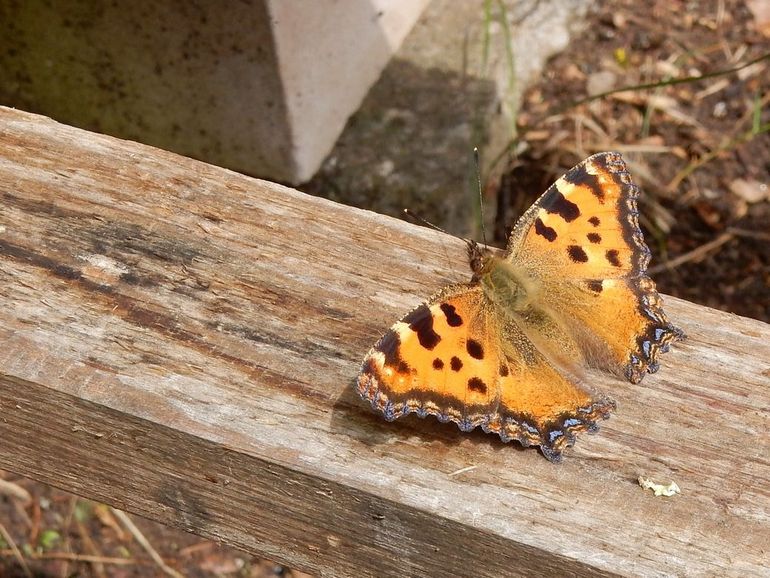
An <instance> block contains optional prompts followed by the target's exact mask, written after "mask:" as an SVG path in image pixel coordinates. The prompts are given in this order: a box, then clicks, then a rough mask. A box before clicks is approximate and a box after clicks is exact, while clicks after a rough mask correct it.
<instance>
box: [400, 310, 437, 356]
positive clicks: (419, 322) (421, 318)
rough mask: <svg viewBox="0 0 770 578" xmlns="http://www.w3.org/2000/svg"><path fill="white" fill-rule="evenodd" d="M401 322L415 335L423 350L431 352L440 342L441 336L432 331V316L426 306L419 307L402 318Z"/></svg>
mask: <svg viewBox="0 0 770 578" xmlns="http://www.w3.org/2000/svg"><path fill="white" fill-rule="evenodd" d="M403 321H404V323H407V324H409V329H411V330H412V331H414V332H415V333H416V334H417V339H418V341H419V342H420V345H422V346H423V347H424V348H425V349H428V350H432V349H433V348H434V347H436V345H438V342H439V341H441V336H440V335H439V334H438V333H436V332H435V331H434V330H433V314H432V313H431V312H430V309H429V308H428V306H427V305H425V304H423V305H420V306H419V307H418V308H417V309H415V310H414V311H412V312H411V313H410V314H409V315H407V316H406V317H404V319H403Z"/></svg>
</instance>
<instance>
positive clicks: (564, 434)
mask: <svg viewBox="0 0 770 578" xmlns="http://www.w3.org/2000/svg"><path fill="white" fill-rule="evenodd" d="M368 358H369V356H367V360H366V361H364V364H363V366H362V368H361V373H360V374H359V376H358V379H357V381H356V391H357V392H358V394H359V395H360V396H361V398H362V399H365V400H367V401H369V403H370V404H371V406H372V408H373V409H374V410H376V411H379V412H380V413H382V414H383V416H384V417H385V419H386V420H387V421H394V420H396V419H398V418H400V417H403V416H405V415H408V414H411V413H414V414H416V415H417V417H420V418H425V417H427V416H429V415H432V416H434V417H435V418H436V419H438V421H439V422H441V423H446V422H449V421H451V422H453V423H455V424H456V425H457V427H458V428H459V429H460V431H463V432H469V431H471V430H474V429H475V428H477V427H481V429H482V430H483V431H484V432H485V433H496V434H498V435H499V436H500V439H501V440H502V441H503V442H505V443H508V442H511V441H517V442H519V443H520V444H521V445H522V446H524V447H529V446H539V447H540V451H541V453H542V454H543V455H544V456H545V457H546V458H547V459H548V460H549V461H551V462H554V463H557V462H560V461H561V459H562V452H563V450H564V449H565V448H567V447H570V446H572V445H574V443H575V440H576V436H577V434H578V433H581V432H584V431H587V432H589V433H595V432H596V431H598V429H599V425H598V420H599V419H608V418H609V417H610V414H611V412H612V411H614V410H615V409H616V404H615V402H614V401H613V400H611V399H609V398H607V397H601V398H599V399H597V400H595V401H593V402H592V403H591V404H590V405H588V406H585V407H579V408H577V409H576V410H575V412H574V413H570V414H563V415H562V416H561V417H560V418H559V419H557V420H556V421H554V422H550V423H549V424H547V426H546V427H545V428H543V429H542V431H541V430H540V429H538V428H537V426H536V425H535V424H534V423H532V422H531V421H529V420H527V419H526V417H525V416H516V415H514V414H512V413H509V414H507V415H506V414H500V413H494V414H481V413H479V414H469V415H465V416H463V414H462V412H461V411H460V410H458V409H457V408H455V407H447V408H440V407H439V406H438V405H437V404H435V403H432V402H430V401H421V400H418V399H407V400H405V401H399V402H394V401H391V400H390V399H389V398H388V396H387V394H385V393H384V392H383V391H382V390H381V389H380V385H379V381H378V380H377V378H376V377H375V376H374V375H373V374H372V373H371V372H370V371H369V369H370V368H369V367H368V366H367V363H368Z"/></svg>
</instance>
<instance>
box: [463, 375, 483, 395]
mask: <svg viewBox="0 0 770 578" xmlns="http://www.w3.org/2000/svg"><path fill="white" fill-rule="evenodd" d="M468 389H470V390H471V391H476V392H478V393H486V392H487V384H486V383H484V382H483V381H482V380H481V379H479V378H478V377H471V378H470V379H469V380H468Z"/></svg>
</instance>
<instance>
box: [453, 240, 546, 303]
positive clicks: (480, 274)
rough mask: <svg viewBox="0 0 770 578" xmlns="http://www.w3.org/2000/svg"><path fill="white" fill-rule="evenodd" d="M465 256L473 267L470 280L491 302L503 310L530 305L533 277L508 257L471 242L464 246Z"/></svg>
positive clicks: (534, 286) (534, 290)
mask: <svg viewBox="0 0 770 578" xmlns="http://www.w3.org/2000/svg"><path fill="white" fill-rule="evenodd" d="M468 256H469V260H470V265H471V269H472V270H473V279H472V282H474V283H478V284H479V285H481V287H482V289H483V290H484V294H485V296H486V297H487V299H488V300H489V301H490V302H491V303H492V304H493V305H495V306H496V307H497V308H499V309H500V310H501V311H503V312H504V311H522V310H524V309H526V308H528V307H529V306H530V304H531V302H532V298H533V297H534V293H535V292H536V283H535V280H534V279H532V278H530V277H529V276H527V275H526V274H525V273H524V272H523V271H522V270H520V269H519V268H517V267H516V266H515V265H514V264H513V263H512V262H511V261H510V260H508V259H505V258H502V257H499V256H498V255H496V254H494V253H493V252H492V251H491V250H490V249H489V248H488V247H480V246H479V245H478V244H476V243H474V242H471V243H470V244H469V245H468Z"/></svg>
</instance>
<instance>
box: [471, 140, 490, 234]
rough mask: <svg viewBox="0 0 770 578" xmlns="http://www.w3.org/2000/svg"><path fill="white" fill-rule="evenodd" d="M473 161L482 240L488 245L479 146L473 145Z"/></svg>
mask: <svg viewBox="0 0 770 578" xmlns="http://www.w3.org/2000/svg"><path fill="white" fill-rule="evenodd" d="M473 162H474V164H475V165H476V187H477V188H478V191H479V212H480V216H481V241H482V242H483V243H484V246H485V247H487V246H488V245H487V231H486V228H485V227H484V195H483V194H482V192H481V166H480V163H479V147H473Z"/></svg>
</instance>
